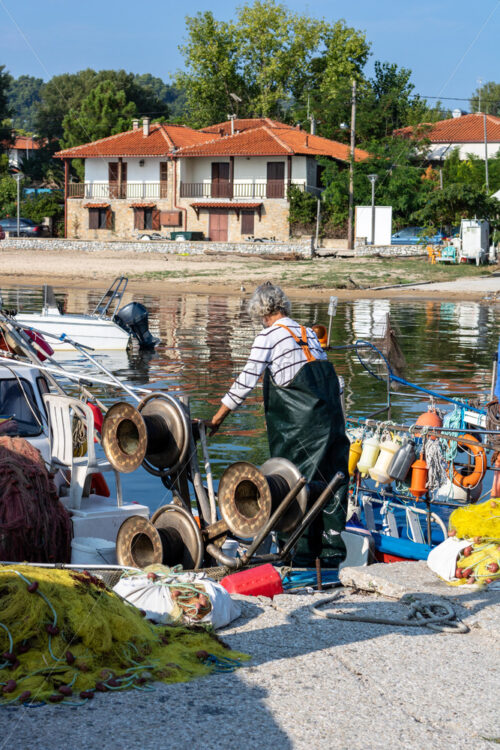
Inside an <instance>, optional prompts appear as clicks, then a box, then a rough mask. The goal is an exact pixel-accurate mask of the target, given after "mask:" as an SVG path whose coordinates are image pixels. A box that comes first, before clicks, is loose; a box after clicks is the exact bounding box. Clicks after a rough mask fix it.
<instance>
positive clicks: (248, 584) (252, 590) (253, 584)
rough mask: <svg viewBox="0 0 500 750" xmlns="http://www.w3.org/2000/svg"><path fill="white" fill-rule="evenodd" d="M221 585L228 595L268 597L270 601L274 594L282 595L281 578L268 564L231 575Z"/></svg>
mask: <svg viewBox="0 0 500 750" xmlns="http://www.w3.org/2000/svg"><path fill="white" fill-rule="evenodd" d="M221 583H222V585H223V586H224V588H225V589H226V591H229V593H230V594H244V595H245V596H268V597H269V598H270V599H272V598H273V596H276V594H282V593H283V584H282V582H281V576H280V574H279V573H278V571H277V570H276V569H275V568H273V566H272V565H271V564H270V563H266V564H265V565H259V566H258V567H257V568H249V569H248V570H240V571H238V573H231V575H229V576H226V577H225V578H223V579H222V581H221Z"/></svg>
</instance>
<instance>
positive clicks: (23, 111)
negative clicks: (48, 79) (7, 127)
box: [8, 75, 43, 132]
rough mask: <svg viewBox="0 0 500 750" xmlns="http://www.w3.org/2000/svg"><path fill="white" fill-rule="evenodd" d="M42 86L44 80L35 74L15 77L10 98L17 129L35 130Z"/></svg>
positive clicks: (9, 92)
mask: <svg viewBox="0 0 500 750" xmlns="http://www.w3.org/2000/svg"><path fill="white" fill-rule="evenodd" d="M42 86H43V80H42V79H41V78H35V77H34V76H28V75H22V76H19V78H14V79H13V81H12V83H11V84H10V87H9V91H8V99H9V106H10V108H11V110H12V124H13V126H14V127H15V128H16V129H18V130H20V129H23V130H27V131H28V132H33V131H34V129H35V118H36V110H37V107H38V105H39V104H40V89H41V88H42Z"/></svg>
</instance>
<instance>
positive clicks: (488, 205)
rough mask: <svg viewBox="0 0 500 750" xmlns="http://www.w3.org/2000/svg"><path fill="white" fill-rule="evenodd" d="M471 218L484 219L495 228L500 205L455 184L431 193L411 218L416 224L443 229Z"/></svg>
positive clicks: (478, 191)
mask: <svg viewBox="0 0 500 750" xmlns="http://www.w3.org/2000/svg"><path fill="white" fill-rule="evenodd" d="M475 216H477V217H479V218H481V219H488V220H489V221H490V224H492V225H493V226H496V224H497V223H498V219H499V217H500V201H498V200H497V199H496V198H490V197H488V196H487V195H485V193H484V190H480V189H478V188H476V187H473V186H472V185H467V184H457V183H454V184H451V185H446V186H445V187H444V188H443V190H435V191H433V192H432V193H431V194H430V195H429V196H428V197H427V200H426V201H425V204H424V205H423V206H422V208H420V209H419V210H418V211H416V212H415V214H414V218H415V219H416V220H417V221H418V222H419V223H420V224H425V225H433V226H447V227H451V226H454V225H457V224H460V220H461V219H472V218H474V217H475Z"/></svg>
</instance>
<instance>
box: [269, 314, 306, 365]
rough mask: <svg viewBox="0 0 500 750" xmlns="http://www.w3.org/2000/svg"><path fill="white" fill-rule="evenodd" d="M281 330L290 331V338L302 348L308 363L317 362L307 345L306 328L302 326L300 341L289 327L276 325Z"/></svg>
mask: <svg viewBox="0 0 500 750" xmlns="http://www.w3.org/2000/svg"><path fill="white" fill-rule="evenodd" d="M276 325H277V326H279V328H284V329H285V331H288V333H289V334H290V336H291V337H292V338H293V339H294V340H295V341H296V342H297V344H298V345H299V346H300V347H302V351H303V352H304V355H305V358H306V359H307V361H308V362H315V361H316V357H315V356H314V354H313V353H312V352H311V350H310V349H309V346H308V344H307V331H306V329H305V327H304V326H300V339H299V337H298V336H296V335H295V334H294V332H293V331H291V330H290V329H289V328H288V326H284V325H283V324H282V323H276Z"/></svg>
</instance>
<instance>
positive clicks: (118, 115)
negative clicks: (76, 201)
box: [61, 81, 137, 178]
mask: <svg viewBox="0 0 500 750" xmlns="http://www.w3.org/2000/svg"><path fill="white" fill-rule="evenodd" d="M136 112H137V109H136V105H135V103H134V102H127V99H126V97H125V92H124V91H123V90H120V89H118V88H117V86H116V84H114V83H113V82H112V81H102V82H101V83H99V84H98V85H97V86H96V87H95V88H94V89H93V90H92V91H91V92H90V94H89V95H88V96H86V97H85V99H83V101H82V102H81V105H80V107H78V108H75V109H72V110H70V111H69V112H68V114H67V115H66V117H65V118H64V120H63V131H64V132H63V138H62V139H61V147H62V148H71V147H72V146H79V145H80V144H81V143H89V142H91V141H97V140H99V139H100V138H106V137H107V136H109V135H114V134H115V133H121V132H122V131H123V130H127V129H128V128H130V127H131V120H132V118H133V117H134V115H135V114H136ZM73 167H74V169H75V170H76V172H77V173H78V175H79V177H80V178H82V177H83V167H82V165H81V164H80V163H79V161H78V162H76V163H75V162H74V163H73Z"/></svg>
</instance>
